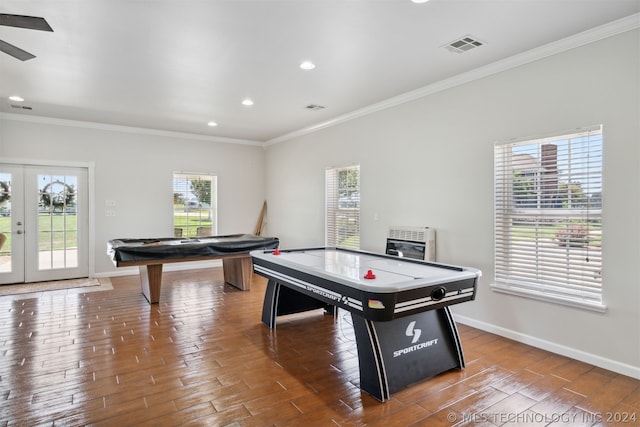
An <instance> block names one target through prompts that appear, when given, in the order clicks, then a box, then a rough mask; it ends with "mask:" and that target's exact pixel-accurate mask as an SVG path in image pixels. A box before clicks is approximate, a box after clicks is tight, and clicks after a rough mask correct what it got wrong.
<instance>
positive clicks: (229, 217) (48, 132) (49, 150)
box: [0, 118, 265, 275]
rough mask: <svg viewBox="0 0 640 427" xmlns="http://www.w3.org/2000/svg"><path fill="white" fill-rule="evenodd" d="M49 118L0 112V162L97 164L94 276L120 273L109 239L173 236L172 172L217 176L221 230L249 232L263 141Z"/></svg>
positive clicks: (259, 186)
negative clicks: (14, 117)
mask: <svg viewBox="0 0 640 427" xmlns="http://www.w3.org/2000/svg"><path fill="white" fill-rule="evenodd" d="M49 122H51V123H37V122H23V121H17V120H7V119H6V118H5V119H2V118H0V163H1V162H2V161H3V160H4V161H6V160H7V159H10V160H11V159H18V160H26V161H29V160H34V161H37V162H39V163H42V162H51V163H56V162H77V163H81V164H83V163H87V164H88V163H91V162H93V163H94V165H95V191H94V193H93V194H94V195H95V198H94V199H93V201H94V208H95V218H94V225H95V227H94V231H95V239H94V243H95V244H94V246H93V250H94V251H95V273H96V275H103V274H104V273H116V274H119V273H121V271H117V272H116V269H115V267H114V266H113V264H112V263H111V261H110V260H109V258H108V257H107V255H106V242H107V241H108V240H110V239H114V238H125V237H162V236H164V237H171V236H173V222H172V221H173V216H172V209H173V205H172V203H173V185H172V177H173V172H176V171H183V172H195V173H210V174H213V175H217V176H218V234H235V233H250V232H252V231H253V229H254V227H255V224H256V222H257V220H258V216H259V215H260V210H261V209H262V203H263V201H264V199H265V196H264V194H265V193H264V191H265V188H264V175H265V170H264V149H263V148H262V147H259V146H253V145H240V144H228V143H219V142H212V141H206V140H197V139H192V138H187V137H180V136H159V135H154V134H152V133H146V134H145V133H144V132H142V133H141V132H139V131H134V130H131V131H130V132H129V131H127V130H126V129H123V130H122V131H116V130H105V129H96V128H91V127H87V126H84V127H83V126H81V127H78V126H73V125H60V124H58V123H60V122H59V121H49ZM156 133H158V132H156ZM105 200H115V202H116V206H115V207H113V208H111V207H110V208H108V209H109V210H114V211H116V216H115V217H105Z"/></svg>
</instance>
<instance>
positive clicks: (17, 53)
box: [0, 40, 36, 61]
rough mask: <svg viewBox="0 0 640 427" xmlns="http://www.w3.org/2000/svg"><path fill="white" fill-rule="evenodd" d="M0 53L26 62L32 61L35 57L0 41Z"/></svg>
mask: <svg viewBox="0 0 640 427" xmlns="http://www.w3.org/2000/svg"><path fill="white" fill-rule="evenodd" d="M0 51H2V52H4V53H6V54H7V55H11V56H13V57H14V58H17V59H19V60H20V61H28V60H29V59H33V58H35V57H36V56H35V55H32V54H30V53H29V52H27V51H26V50H22V49H20V48H19V47H16V46H14V45H12V44H11V43H7V42H5V41H2V40H0Z"/></svg>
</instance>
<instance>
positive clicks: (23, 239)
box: [0, 164, 89, 285]
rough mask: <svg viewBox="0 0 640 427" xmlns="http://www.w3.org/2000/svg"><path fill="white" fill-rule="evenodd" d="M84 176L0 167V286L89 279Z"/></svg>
mask: <svg viewBox="0 0 640 427" xmlns="http://www.w3.org/2000/svg"><path fill="white" fill-rule="evenodd" d="M87 174H88V173H87V169H86V168H78V167H57V166H31V165H12V164H0V285H2V284H9V283H24V282H27V283H29V282H38V281H45V280H62V279H71V278H76V277H86V276H87V275H88V272H89V267H88V265H89V262H88V253H87V252H88V251H87V248H88V233H87V231H88V230H87V229H88V200H87V198H88V191H87V181H88V178H87Z"/></svg>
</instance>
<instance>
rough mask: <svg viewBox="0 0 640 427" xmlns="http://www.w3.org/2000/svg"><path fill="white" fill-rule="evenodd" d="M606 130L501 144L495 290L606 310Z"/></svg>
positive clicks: (496, 153)
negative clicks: (604, 247)
mask: <svg viewBox="0 0 640 427" xmlns="http://www.w3.org/2000/svg"><path fill="white" fill-rule="evenodd" d="M602 145H603V141H602V127H601V126H597V127H594V128H589V129H585V130H582V131H580V132H574V133H570V134H564V135H559V136H554V137H549V138H541V139H535V140H527V141H521V142H514V143H506V144H496V145H495V147H494V156H495V158H494V161H495V163H494V166H495V282H496V283H495V284H494V285H492V287H493V289H494V290H497V291H502V292H508V293H513V294H517V295H524V296H529V297H532V298H538V299H543V300H547V301H554V302H559V303H562V304H566V305H572V306H578V307H586V308H590V309H594V310H604V305H603V302H602Z"/></svg>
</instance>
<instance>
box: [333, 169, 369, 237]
mask: <svg viewBox="0 0 640 427" xmlns="http://www.w3.org/2000/svg"><path fill="white" fill-rule="evenodd" d="M325 185H326V203H327V217H326V239H325V240H326V245H327V246H336V247H343V248H351V249H359V248H360V166H349V167H344V168H335V169H327V170H326V173H325Z"/></svg>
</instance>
